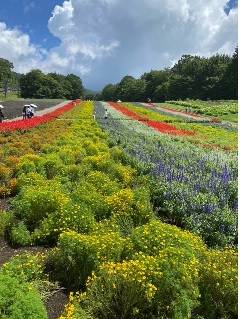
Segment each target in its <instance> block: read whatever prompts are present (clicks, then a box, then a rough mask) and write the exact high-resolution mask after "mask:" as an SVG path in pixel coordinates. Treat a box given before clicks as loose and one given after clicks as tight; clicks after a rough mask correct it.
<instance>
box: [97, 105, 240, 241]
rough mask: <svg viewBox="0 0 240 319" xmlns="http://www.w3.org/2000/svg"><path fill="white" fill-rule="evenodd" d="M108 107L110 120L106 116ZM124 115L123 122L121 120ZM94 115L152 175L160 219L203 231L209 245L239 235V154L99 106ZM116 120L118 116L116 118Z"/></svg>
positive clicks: (141, 167) (153, 193)
mask: <svg viewBox="0 0 240 319" xmlns="http://www.w3.org/2000/svg"><path fill="white" fill-rule="evenodd" d="M104 108H108V109H109V119H108V121H105V120H103V114H104ZM121 118H122V120H121ZM96 119H97V121H98V123H99V124H100V125H101V126H102V127H103V128H104V129H105V130H107V131H108V132H109V133H110V136H111V138H112V139H113V141H114V143H117V144H118V145H120V146H122V147H123V148H124V150H125V151H126V153H127V154H129V155H130V156H131V158H132V159H133V160H134V161H137V163H141V165H140V169H141V171H142V172H143V173H145V174H146V173H147V174H149V175H150V176H154V180H153V184H152V189H151V196H152V202H153V205H154V207H155V209H156V211H157V213H158V215H159V216H161V218H164V219H166V220H168V221H170V222H171V223H175V224H177V225H181V226H182V227H184V228H187V229H191V230H192V231H195V232H197V233H198V234H201V236H203V238H204V239H205V241H206V242H207V243H208V244H209V245H220V246H222V245H223V246H224V245H226V244H234V243H235V241H236V236H237V216H236V210H237V165H236V156H235V154H225V153H224V152H220V151H212V150H208V149H204V148H201V147H197V146H195V145H193V144H191V143H189V142H187V141H185V137H183V138H182V140H177V139H176V138H175V137H171V136H168V135H164V136H163V135H159V134H158V133H157V132H156V131H154V130H153V129H151V128H150V127H147V126H145V125H142V124H141V123H140V122H138V121H125V116H124V115H123V114H121V113H119V112H118V111H117V110H115V109H114V108H112V107H109V106H108V103H103V104H101V103H97V104H96ZM115 119H117V120H115Z"/></svg>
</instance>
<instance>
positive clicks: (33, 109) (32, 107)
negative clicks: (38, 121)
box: [30, 104, 37, 117]
mask: <svg viewBox="0 0 240 319" xmlns="http://www.w3.org/2000/svg"><path fill="white" fill-rule="evenodd" d="M30 106H31V109H32V116H34V113H35V109H36V108H37V105H36V104H30ZM32 116H31V117H32Z"/></svg>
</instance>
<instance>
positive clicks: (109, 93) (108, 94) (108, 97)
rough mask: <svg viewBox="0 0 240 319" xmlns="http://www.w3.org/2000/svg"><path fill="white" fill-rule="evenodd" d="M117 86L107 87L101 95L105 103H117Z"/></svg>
mask: <svg viewBox="0 0 240 319" xmlns="http://www.w3.org/2000/svg"><path fill="white" fill-rule="evenodd" d="M116 91H117V86H116V85H113V84H108V85H106V86H105V87H104V88H103V90H102V93H101V100H104V101H115V100H116V99H117V96H116Z"/></svg>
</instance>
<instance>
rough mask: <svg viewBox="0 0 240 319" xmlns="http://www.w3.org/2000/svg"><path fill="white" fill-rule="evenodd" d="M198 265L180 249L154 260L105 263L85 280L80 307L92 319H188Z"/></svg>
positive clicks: (195, 293) (143, 258)
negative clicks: (119, 318) (84, 292)
mask: <svg viewBox="0 0 240 319" xmlns="http://www.w3.org/2000/svg"><path fill="white" fill-rule="evenodd" d="M198 267H199V264H198V261H197V260H196V258H195V257H194V256H192V255H191V254H188V253H186V252H185V251H184V250H182V249H180V248H169V249H166V250H164V251H162V252H161V253H160V254H159V255H158V256H156V257H150V256H146V255H144V254H138V255H136V256H135V258H134V260H130V261H123V262H122V263H113V262H112V263H105V264H103V265H101V267H100V270H99V271H97V273H96V274H93V275H92V278H89V281H88V283H87V291H86V295H83V296H82V300H81V301H80V305H81V306H82V307H83V309H87V310H88V312H90V314H92V316H93V317H94V318H97V319H103V318H108V319H113V318H116V317H117V316H118V314H119V313H121V318H123V319H132V318H176V319H178V318H182V319H185V318H189V317H190V315H191V312H192V310H193V309H194V308H195V306H196V305H197V304H198V302H197V299H198V296H199V292H198V286H197V278H198Z"/></svg>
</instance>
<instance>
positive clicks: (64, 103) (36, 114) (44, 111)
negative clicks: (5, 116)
mask: <svg viewBox="0 0 240 319" xmlns="http://www.w3.org/2000/svg"><path fill="white" fill-rule="evenodd" d="M69 102H71V100H67V101H64V102H62V103H59V104H57V105H55V106H51V107H48V108H46V109H43V110H41V111H38V110H37V109H35V110H36V111H35V114H34V116H41V115H44V114H48V113H50V112H53V111H55V110H57V109H59V108H60V107H62V106H64V105H66V104H68V103H69ZM17 120H22V116H19V117H15V118H14V119H10V120H5V121H4V122H13V121H17Z"/></svg>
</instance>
